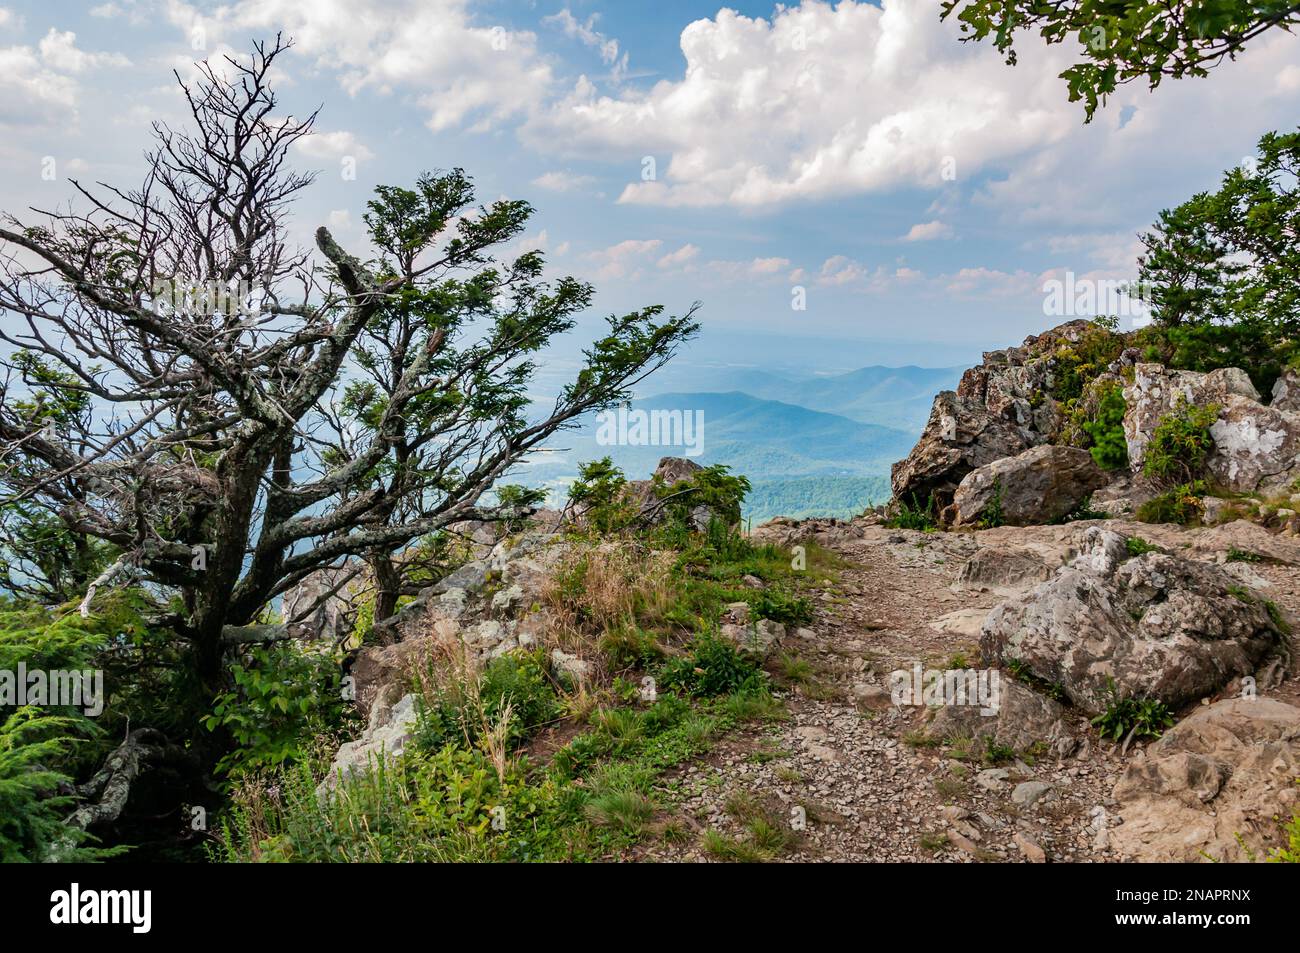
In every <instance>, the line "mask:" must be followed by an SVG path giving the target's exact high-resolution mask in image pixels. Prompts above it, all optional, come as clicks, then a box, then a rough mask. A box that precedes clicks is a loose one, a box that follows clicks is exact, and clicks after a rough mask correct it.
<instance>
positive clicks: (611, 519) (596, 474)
mask: <svg viewBox="0 0 1300 953" xmlns="http://www.w3.org/2000/svg"><path fill="white" fill-rule="evenodd" d="M569 503H570V505H572V506H576V507H578V508H580V509H581V510H582V513H583V518H584V519H585V520H586V522H587V525H588V526H590V527H591V528H592V529H593V530H594V531H596V532H597V533H614V532H619V531H621V530H624V529H627V528H628V527H629V526H631V525H632V524H633V523H635V522H636V518H637V512H636V509H635V508H634V507H633V506H632V504H631V502H630V501H629V500H628V497H627V477H625V476H624V475H623V471H622V470H620V469H619V468H618V467H616V466H614V461H613V460H611V459H610V458H609V457H602V458H601V459H600V460H594V461H592V462H590V463H584V464H582V465H581V466H579V467H578V479H576V480H574V481H573V483H572V485H571V486H570V487H569Z"/></svg>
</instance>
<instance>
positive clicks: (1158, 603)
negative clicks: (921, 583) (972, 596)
mask: <svg viewBox="0 0 1300 953" xmlns="http://www.w3.org/2000/svg"><path fill="white" fill-rule="evenodd" d="M1284 642H1285V636H1284V634H1283V632H1282V630H1281V628H1280V627H1279V624H1278V621H1277V620H1276V619H1274V617H1273V613H1272V611H1270V608H1269V605H1268V604H1267V603H1266V602H1265V600H1264V599H1263V598H1261V597H1259V596H1258V595H1255V594H1252V593H1250V592H1249V591H1248V590H1246V589H1245V588H1244V587H1242V586H1241V584H1240V583H1239V582H1237V581H1236V580H1234V579H1233V578H1232V577H1231V576H1229V575H1228V574H1227V573H1225V572H1223V571H1222V570H1221V569H1219V568H1218V567H1216V566H1212V565H1208V564H1206V563H1200V562H1193V561H1190V560H1187V559H1183V558H1181V557H1177V556H1171V555H1166V554H1164V553H1158V552H1152V553H1146V554H1144V555H1142V556H1138V557H1135V558H1130V557H1129V556H1128V551H1127V548H1126V545H1125V540H1124V538H1123V537H1122V536H1120V535H1119V534H1117V533H1113V532H1110V531H1107V530H1103V529H1100V528H1098V527H1091V528H1089V529H1088V531H1087V534H1086V536H1085V543H1084V550H1083V552H1082V553H1081V554H1080V555H1079V556H1078V557H1077V558H1076V559H1075V560H1074V561H1073V562H1072V563H1070V564H1069V565H1068V566H1066V567H1065V568H1064V569H1062V570H1060V571H1059V572H1058V573H1057V574H1056V575H1055V576H1054V577H1053V578H1052V579H1051V580H1050V581H1048V582H1046V583H1044V584H1043V585H1041V586H1039V587H1037V588H1036V589H1034V590H1033V591H1032V592H1030V593H1027V594H1025V595H1022V596H1018V597H1015V598H1012V599H1010V600H1008V601H1007V602H1004V603H1002V604H1001V605H1000V606H998V607H996V608H995V609H994V610H993V611H992V612H991V613H989V617H988V621H987V622H986V623H985V626H984V632H983V635H982V637H981V639H980V650H981V654H982V656H983V658H984V662H985V664H987V665H1005V664H1007V663H1010V662H1015V663H1018V664H1019V665H1021V666H1023V667H1024V669H1025V670H1027V671H1028V672H1030V673H1032V674H1033V675H1035V676H1037V677H1038V678H1040V679H1042V680H1043V681H1044V682H1047V683H1049V684H1057V685H1059V686H1060V689H1061V691H1062V692H1063V693H1064V694H1065V695H1066V696H1067V697H1068V698H1069V699H1070V701H1072V702H1073V703H1074V704H1076V705H1078V706H1079V707H1080V708H1082V709H1083V710H1084V711H1087V712H1089V713H1092V714H1097V713H1100V712H1102V711H1105V710H1106V708H1107V707H1108V706H1109V705H1110V704H1111V703H1112V702H1113V701H1114V699H1115V696H1118V697H1120V698H1126V697H1134V696H1136V697H1150V698H1155V699H1158V700H1160V701H1162V702H1164V703H1165V704H1167V705H1169V706H1170V707H1172V708H1177V707H1179V706H1181V705H1184V704H1187V703H1188V702H1193V701H1198V700H1199V699H1200V698H1202V697H1203V696H1205V695H1208V694H1211V693H1213V692H1215V691H1217V690H1218V689H1220V688H1222V687H1223V686H1224V685H1225V684H1226V683H1227V682H1228V681H1230V680H1231V679H1232V678H1233V677H1235V676H1239V675H1247V674H1250V673H1252V672H1254V671H1255V670H1256V669H1257V668H1259V667H1260V665H1261V664H1262V663H1264V662H1265V661H1266V660H1267V659H1269V658H1270V657H1272V656H1273V655H1275V654H1277V653H1278V651H1279V649H1280V648H1281V647H1282V646H1283V644H1284Z"/></svg>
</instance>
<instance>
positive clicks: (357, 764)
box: [316, 695, 419, 798]
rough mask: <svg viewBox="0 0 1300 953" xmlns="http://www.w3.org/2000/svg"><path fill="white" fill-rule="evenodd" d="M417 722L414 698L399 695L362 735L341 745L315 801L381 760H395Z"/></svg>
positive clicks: (318, 786)
mask: <svg viewBox="0 0 1300 953" xmlns="http://www.w3.org/2000/svg"><path fill="white" fill-rule="evenodd" d="M418 721H419V706H418V704H417V699H416V696H415V695H403V696H402V698H401V699H399V700H398V702H397V703H396V704H395V705H393V706H392V707H391V708H388V707H385V708H384V709H383V711H382V713H376V715H375V716H374V717H372V719H371V722H370V725H369V726H368V727H367V728H366V731H365V732H364V733H363V734H362V735H361V737H360V738H358V739H357V740H356V741H349V742H347V743H346V744H344V745H342V746H341V747H340V748H339V750H338V751H337V752H335V754H334V760H333V762H332V763H331V764H330V767H329V770H328V771H327V772H326V773H325V777H324V779H323V780H322V781H321V783H320V784H319V785H317V787H316V796H317V797H321V798H324V797H328V796H329V794H330V792H332V791H333V790H334V788H335V786H337V785H338V784H339V782H340V781H346V780H347V779H348V778H350V777H352V776H353V775H356V774H361V773H364V772H366V771H368V770H370V769H371V768H372V767H374V766H376V765H377V764H378V763H379V762H380V761H381V760H382V759H385V758H395V757H397V756H398V755H400V754H401V753H402V752H403V751H404V750H405V749H406V745H407V743H408V742H409V741H410V740H411V735H412V733H413V732H414V731H415V726H416V724H417V723H418Z"/></svg>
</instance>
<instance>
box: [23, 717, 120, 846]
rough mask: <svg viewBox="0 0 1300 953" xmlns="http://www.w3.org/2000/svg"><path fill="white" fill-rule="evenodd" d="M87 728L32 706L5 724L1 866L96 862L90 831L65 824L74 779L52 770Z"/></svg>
mask: <svg viewBox="0 0 1300 953" xmlns="http://www.w3.org/2000/svg"><path fill="white" fill-rule="evenodd" d="M84 729H85V723H84V721H83V722H78V721H77V720H76V719H72V718H65V717H62V716H59V715H51V714H49V713H48V712H43V711H41V710H40V709H39V708H34V707H31V706H27V707H24V708H19V709H16V710H15V711H13V712H12V713H11V714H10V715H9V716H8V717H6V718H5V719H4V720H3V721H0V863H7V864H8V863H17V862H22V861H50V860H61V861H72V860H94V859H97V858H99V857H102V856H106V853H105V852H104V851H102V850H98V849H96V848H92V847H89V846H88V845H87V842H88V840H89V838H88V837H87V835H86V834H85V832H83V831H81V830H79V829H77V828H75V827H70V826H68V825H67V824H65V823H64V815H65V814H66V813H67V812H68V811H69V810H70V809H71V807H72V806H73V804H74V802H75V798H73V797H71V796H69V795H64V794H57V793H56V792H57V791H58V789H59V788H60V786H62V785H68V784H70V783H71V779H70V778H68V777H67V776H66V775H64V774H63V773H62V772H60V771H58V770H55V769H53V768H51V767H49V765H51V764H53V763H57V762H59V761H60V760H62V759H64V757H65V756H66V755H67V752H68V749H69V748H71V747H72V746H73V745H74V744H75V743H76V740H77V739H76V737H75V736H74V735H73V732H76V731H84Z"/></svg>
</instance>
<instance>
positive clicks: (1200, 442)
mask: <svg viewBox="0 0 1300 953" xmlns="http://www.w3.org/2000/svg"><path fill="white" fill-rule="evenodd" d="M1218 419H1219V407H1218V405H1217V404H1211V405H1209V406H1207V407H1197V406H1194V405H1192V404H1189V403H1188V402H1187V400H1186V399H1180V400H1179V402H1178V406H1177V407H1175V408H1174V410H1173V411H1172V412H1171V413H1168V414H1166V415H1165V416H1164V417H1161V418H1160V421H1159V422H1158V423H1157V424H1156V427H1155V429H1154V430H1153V431H1152V432H1151V440H1150V441H1149V442H1148V444H1147V449H1146V457H1145V459H1144V461H1143V464H1142V471H1143V472H1144V473H1145V474H1146V475H1147V476H1149V477H1151V478H1152V479H1155V480H1161V481H1164V482H1165V483H1169V482H1182V483H1190V482H1191V481H1193V480H1195V479H1197V478H1198V477H1200V476H1201V474H1202V473H1203V472H1204V471H1205V460H1206V458H1207V457H1208V456H1209V455H1210V451H1211V450H1213V449H1214V438H1213V437H1212V436H1210V427H1211V426H1213V424H1214V423H1215V421H1217V420H1218Z"/></svg>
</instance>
